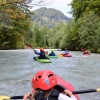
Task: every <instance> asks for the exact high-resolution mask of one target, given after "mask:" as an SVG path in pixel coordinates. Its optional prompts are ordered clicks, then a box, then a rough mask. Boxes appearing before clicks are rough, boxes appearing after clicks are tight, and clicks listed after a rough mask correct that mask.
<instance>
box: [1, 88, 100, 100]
mask: <svg viewBox="0 0 100 100" xmlns="http://www.w3.org/2000/svg"><path fill="white" fill-rule="evenodd" d="M92 92H100V88H98V89H88V90H78V91H73V92H72V93H73V94H83V93H92ZM22 98H23V96H13V97H9V96H4V95H1V96H0V100H10V99H22Z"/></svg>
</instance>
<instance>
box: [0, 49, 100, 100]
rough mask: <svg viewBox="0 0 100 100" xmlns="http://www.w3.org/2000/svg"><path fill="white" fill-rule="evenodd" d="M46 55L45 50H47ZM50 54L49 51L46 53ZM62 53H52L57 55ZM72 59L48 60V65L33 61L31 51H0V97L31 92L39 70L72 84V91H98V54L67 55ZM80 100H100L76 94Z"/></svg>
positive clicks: (97, 96)
mask: <svg viewBox="0 0 100 100" xmlns="http://www.w3.org/2000/svg"><path fill="white" fill-rule="evenodd" d="M48 51H49V50H48ZM49 52H50V51H49ZM62 52H63V51H55V53H56V54H57V55H58V54H60V53H62ZM69 53H70V54H72V57H70V58H67V57H59V58H57V59H54V58H53V59H51V60H52V63H40V62H37V61H34V60H33V57H34V56H36V54H34V52H33V50H32V49H23V50H0V95H7V96H16V95H24V94H25V93H27V92H31V91H32V88H31V79H32V77H33V75H34V74H35V73H36V72H37V71H39V70H42V69H49V70H52V71H53V72H54V73H56V74H57V75H59V76H60V77H62V78H63V79H65V80H66V81H67V82H70V83H71V84H73V86H74V88H75V90H83V89H97V88H99V87H100V54H95V53H91V54H90V56H88V57H84V56H82V52H80V51H70V52H69ZM79 97H80V100H100V93H97V92H94V93H85V94H79Z"/></svg>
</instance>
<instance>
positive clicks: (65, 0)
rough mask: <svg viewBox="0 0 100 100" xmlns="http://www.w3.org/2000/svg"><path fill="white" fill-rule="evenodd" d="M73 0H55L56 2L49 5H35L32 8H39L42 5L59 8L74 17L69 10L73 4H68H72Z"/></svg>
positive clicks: (68, 15)
mask: <svg viewBox="0 0 100 100" xmlns="http://www.w3.org/2000/svg"><path fill="white" fill-rule="evenodd" d="M71 2H72V0H54V3H53V4H51V5H47V6H34V7H33V9H32V10H35V9H38V8H40V7H47V8H54V9H57V10H60V11H61V12H63V13H64V14H65V15H66V16H67V17H70V18H71V17H72V15H70V14H69V13H68V12H70V11H71V6H68V5H67V4H70V3H71Z"/></svg>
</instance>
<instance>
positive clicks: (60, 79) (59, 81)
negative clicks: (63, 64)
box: [56, 76, 80, 100]
mask: <svg viewBox="0 0 100 100" xmlns="http://www.w3.org/2000/svg"><path fill="white" fill-rule="evenodd" d="M56 78H57V82H58V85H61V86H63V87H64V88H66V89H67V90H69V91H71V92H72V91H75V89H74V87H73V85H72V84H71V83H69V82H67V81H65V80H63V79H62V78H61V77H59V76H56ZM74 96H75V97H76V98H77V100H80V99H79V97H78V95H77V94H74Z"/></svg>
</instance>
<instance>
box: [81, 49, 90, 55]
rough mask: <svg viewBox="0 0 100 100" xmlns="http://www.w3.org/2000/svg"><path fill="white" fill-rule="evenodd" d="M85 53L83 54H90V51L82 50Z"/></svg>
mask: <svg viewBox="0 0 100 100" xmlns="http://www.w3.org/2000/svg"><path fill="white" fill-rule="evenodd" d="M81 50H82V51H83V54H89V51H88V50H86V49H85V48H84V49H81Z"/></svg>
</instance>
